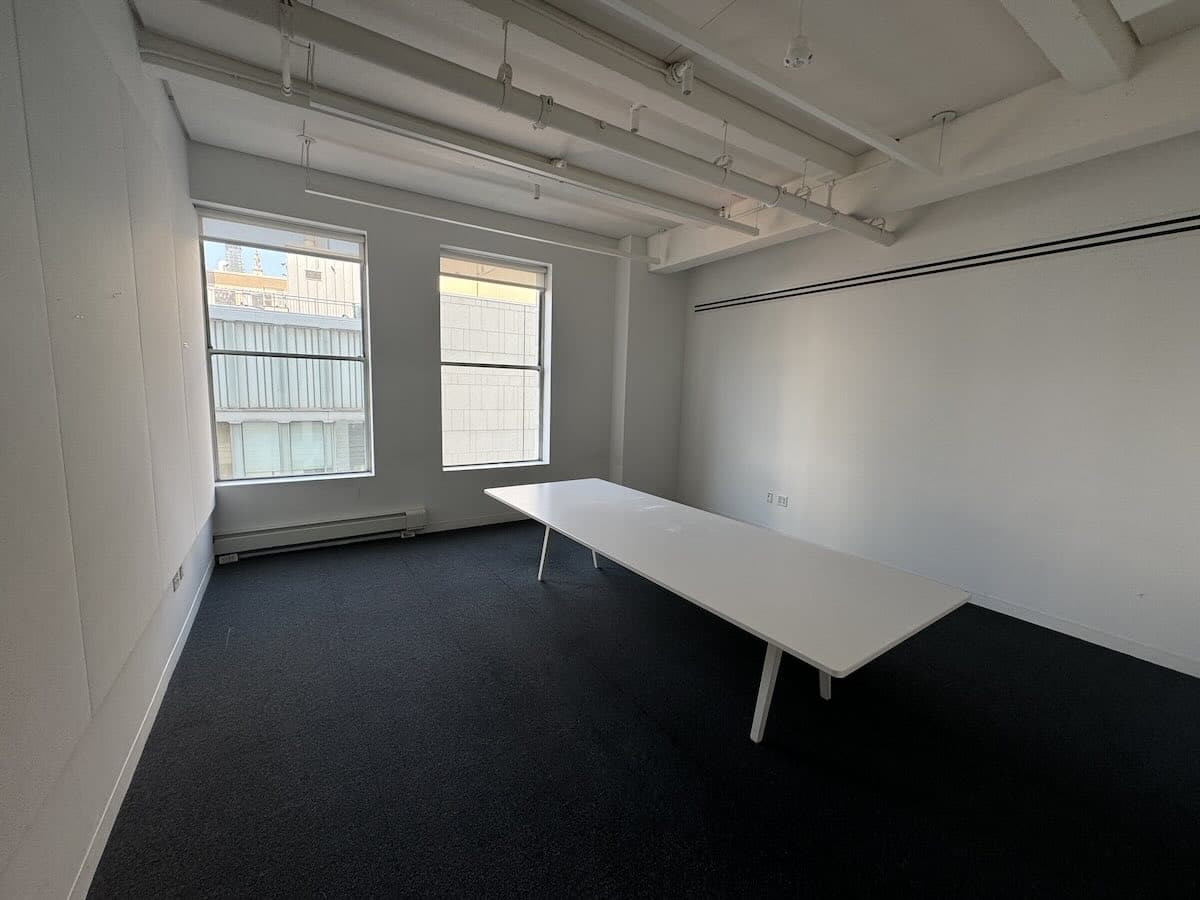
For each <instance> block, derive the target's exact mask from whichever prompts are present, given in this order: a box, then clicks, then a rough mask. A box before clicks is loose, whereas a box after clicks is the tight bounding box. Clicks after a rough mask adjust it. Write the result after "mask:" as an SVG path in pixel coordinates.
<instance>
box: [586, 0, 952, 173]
mask: <svg viewBox="0 0 1200 900" xmlns="http://www.w3.org/2000/svg"><path fill="white" fill-rule="evenodd" d="M599 2H600V3H601V4H603V5H604V6H607V7H608V8H609V9H611V10H613V11H614V12H616V13H619V14H621V15H622V16H625V18H627V19H629V20H630V21H631V22H635V23H637V24H638V25H640V26H642V27H643V28H647V29H649V30H650V31H653V32H654V33H655V34H658V35H662V36H663V37H666V38H669V39H670V40H672V41H674V42H675V43H677V44H679V45H680V46H681V47H686V48H687V49H689V50H691V51H692V52H693V53H695V54H697V55H698V56H701V57H703V58H704V59H706V60H707V61H708V62H710V63H712V64H713V65H715V66H717V67H718V68H720V69H723V70H724V71H726V72H728V73H729V74H730V75H733V76H735V77H737V78H740V79H742V80H743V81H745V82H747V83H749V84H752V85H754V86H755V87H756V88H758V89H759V90H761V91H766V92H767V93H768V94H770V95H771V96H773V97H775V98H777V99H779V100H782V101H783V102H784V103H787V104H788V105H789V106H792V107H794V108H795V109H798V110H800V111H801V112H804V113H807V114H808V115H810V116H815V117H816V118H818V119H820V120H821V121H822V122H824V123H825V124H826V125H831V126H832V127H834V128H836V129H837V130H838V131H840V132H842V133H843V134H848V135H850V136H851V137H854V138H857V139H858V140H860V141H862V142H863V143H865V144H869V145H870V146H872V147H875V148H877V149H878V150H880V151H882V152H883V153H886V154H887V155H888V156H890V157H891V158H892V159H895V160H897V161H898V162H902V163H904V164H905V165H906V166H910V167H912V168H914V169H916V170H917V171H918V172H925V173H926V174H928V175H940V174H941V167H940V166H937V165H934V164H933V163H931V162H929V161H928V160H926V159H924V158H923V157H921V156H920V155H919V154H917V153H914V152H913V151H912V150H911V148H908V147H906V146H904V145H903V144H901V143H900V142H899V141H897V140H896V139H895V138H893V137H892V136H891V135H888V134H884V133H883V132H882V131H880V130H879V129H877V128H875V127H873V126H871V125H868V124H867V123H865V122H855V121H852V120H851V119H849V118H848V117H846V116H840V115H834V114H833V113H830V112H827V111H826V110H824V109H822V108H821V107H819V106H817V105H816V104H813V103H810V102H809V101H807V100H805V99H804V98H803V97H800V96H799V95H797V94H796V93H795V92H794V91H793V90H792V88H791V87H790V86H788V85H786V84H782V83H781V82H780V81H779V80H778V77H777V76H776V75H775V73H773V72H771V71H769V70H766V69H764V68H763V67H762V66H760V65H759V64H757V63H753V62H743V61H742V60H740V59H738V58H735V56H734V54H732V53H730V52H729V51H728V49H727V48H726V47H725V45H724V44H723V43H722V42H721V41H720V40H719V39H717V38H716V37H715V36H713V35H712V34H710V33H709V32H707V31H702V30H701V29H699V28H696V27H694V26H693V25H691V24H690V23H688V22H687V21H686V20H684V19H683V18H681V17H680V16H677V15H675V14H674V13H672V12H671V11H670V10H669V9H667V8H666V7H664V6H662V5H661V4H659V3H655V2H653V0H599Z"/></svg>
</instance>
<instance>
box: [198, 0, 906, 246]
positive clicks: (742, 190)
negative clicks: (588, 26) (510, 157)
mask: <svg viewBox="0 0 1200 900" xmlns="http://www.w3.org/2000/svg"><path fill="white" fill-rule="evenodd" d="M203 2H205V3H207V4H209V5H210V6H215V7H218V8H220V9H223V10H226V11H227V12H231V13H234V14H236V15H239V16H242V17H243V18H246V19H249V20H251V21H255V22H260V23H262V24H265V25H271V26H275V24H276V22H277V21H278V6H277V3H276V2H275V0H203ZM292 27H293V32H294V34H295V36H296V37H298V38H300V39H302V40H307V41H311V42H313V43H318V44H321V45H322V46H325V47H329V48H331V49H333V50H337V51H338V52H341V53H345V54H347V55H349V56H354V57H356V58H358V59H362V60H364V61H366V62H370V63H373V64H374V65H377V66H380V67H382V68H386V69H390V70H392V71H394V72H398V73H400V74H402V75H406V76H408V77H410V78H414V79H416V80H418V81H421V82H424V83H425V84H429V85H432V86H433V87H437V88H440V89H442V90H445V91H449V92H450V93H453V94H457V95H458V96H460V97H465V98H467V99H469V100H474V101H476V102H478V103H482V104H485V105H488V106H492V107H494V108H496V109H499V110H502V111H504V112H507V113H509V114H511V115H515V116H520V117H522V118H524V119H526V120H527V121H529V122H531V123H533V124H534V127H553V128H555V129H556V130H558V131H562V132H565V133H567V134H571V135H574V136H575V137H578V138H582V139H583V140H586V141H589V142H591V143H594V144H597V145H599V146H603V147H607V148H608V149H610V150H614V151H616V152H618V153H621V154H623V155H625V156H629V157H632V158H634V159H638V160H641V161H643V162H648V163H650V164H651V165H655V166H658V167H659V168H662V169H666V170H667V171H670V172H675V173H676V174H679V175H684V176H687V177H689V178H693V179H695V180H697V181H701V182H705V183H707V184H711V185H715V186H717V187H721V188H724V189H726V190H728V191H730V192H731V193H734V194H738V195H740V196H743V197H750V198H753V199H755V200H758V201H760V202H762V203H765V204H767V205H768V206H779V207H782V208H783V209H785V210H788V211H789V212H794V213H796V214H797V215H801V216H804V217H806V218H809V219H812V220H813V221H815V222H819V223H820V224H822V225H828V226H829V227H831V228H836V229H838V230H840V231H845V232H847V233H849V234H853V235H855V236H857V237H861V238H865V239H866V240H869V241H873V242H875V243H877V244H883V245H885V246H887V245H890V244H892V243H893V242H894V241H895V235H893V234H891V233H889V232H886V231H884V230H882V229H880V228H875V227H873V226H871V225H867V224H866V223H865V222H862V221H860V220H858V219H855V218H854V217H853V216H848V215H845V214H843V213H839V212H838V211H837V210H834V209H831V208H829V207H825V206H822V205H821V204H819V203H813V202H812V201H808V200H803V199H801V198H798V197H795V196H794V195H791V194H786V193H784V192H783V191H782V190H781V189H780V188H778V187H777V186H775V185H771V184H767V183H766V182H763V181H759V180H757V179H755V178H750V177H748V176H746V175H741V174H739V173H737V172H734V171H732V170H729V169H723V168H721V167H719V166H716V165H714V164H713V163H711V162H708V161H707V160H704V159H701V158H699V157H696V156H692V155H691V154H689V153H684V152H683V151H682V150H676V149H675V148H674V147H669V146H667V145H666V144H661V143H659V142H658V141H654V140H650V139H649V138H646V137H643V136H642V135H640V134H632V133H630V132H628V131H625V130H624V129H622V128H619V127H616V126H612V125H609V124H608V123H607V122H604V121H601V120H600V119H596V118H593V117H592V116H589V115H586V114H584V113H581V112H579V111H578V110H574V109H571V108H570V107H568V106H561V105H559V104H556V103H554V102H553V99H552V98H551V97H549V96H547V95H540V96H539V95H537V94H531V93H530V92H528V91H524V90H521V89H520V88H517V87H514V86H512V85H507V84H504V83H502V82H499V81H497V80H496V79H494V78H491V77H489V76H487V75H484V74H482V73H480V72H476V71H474V70H473V69H468V68H466V67H465V66H460V65H458V64H457V63H453V62H450V61H449V60H446V59H442V58H441V57H439V56H435V55H433V54H432V53H426V52H425V51H424V50H420V49H418V48H416V47H411V46H409V45H408V44H405V43H402V42H400V41H396V40H393V39H392V38H389V37H387V36H385V35H382V34H380V33H378V32H376V31H371V30H370V29H369V28H363V27H362V26H361V25H356V24H354V23H353V22H349V21H347V20H345V19H340V18H338V17H337V16H333V15H330V14H328V13H324V12H321V11H320V10H316V9H313V8H312V7H309V6H296V7H293V8H292Z"/></svg>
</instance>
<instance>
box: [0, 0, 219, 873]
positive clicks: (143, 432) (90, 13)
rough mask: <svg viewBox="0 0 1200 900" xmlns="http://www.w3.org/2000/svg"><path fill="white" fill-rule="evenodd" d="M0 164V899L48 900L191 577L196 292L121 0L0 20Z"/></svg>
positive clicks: (199, 346) (3, 13) (167, 117)
mask: <svg viewBox="0 0 1200 900" xmlns="http://www.w3.org/2000/svg"><path fill="white" fill-rule="evenodd" d="M0 144H2V152H0V184H2V186H3V209H4V215H3V217H0V220H2V223H3V224H2V226H0V227H2V228H3V235H2V244H0V283H2V284H3V285H4V291H5V313H6V315H5V320H4V328H3V329H0V335H2V337H0V341H2V342H3V346H2V348H0V359H2V360H3V362H2V363H0V365H3V367H4V375H5V378H4V385H5V387H4V390H3V392H2V393H0V397H2V398H3V408H2V410H0V416H2V418H0V421H3V423H4V428H3V429H0V442H2V443H3V452H2V453H0V485H3V486H2V487H0V498H2V501H3V518H2V519H0V725H2V728H0V896H4V897H9V896H12V897H18V896H19V897H34V896H53V897H61V896H64V895H65V894H67V893H68V891H69V890H70V889H71V887H72V885H73V884H75V883H76V875H77V873H78V872H79V871H80V867H81V865H82V864H83V863H84V861H85V858H86V854H87V853H88V849H89V846H91V845H92V843H93V838H94V837H95V836H96V835H97V834H99V836H100V838H101V840H100V842H99V844H100V845H102V843H103V837H104V835H105V834H106V828H107V827H108V826H110V825H111V813H115V805H110V804H109V800H110V797H112V796H113V795H114V789H116V792H117V793H116V796H117V801H118V802H119V797H120V793H121V791H122V790H123V787H121V782H120V779H121V777H122V772H123V771H124V772H125V774H126V775H128V773H129V772H130V771H131V768H129V767H126V766H125V763H126V760H127V757H128V756H129V754H130V750H131V747H134V746H135V745H137V744H138V742H139V740H141V739H144V735H145V730H144V728H143V725H145V724H146V716H147V712H148V710H151V709H152V708H153V706H154V704H155V702H156V697H157V690H158V688H159V685H160V680H161V677H162V675H163V672H164V670H165V669H167V668H169V665H170V664H171V663H172V660H173V656H172V650H173V648H174V647H176V646H177V644H178V643H179V639H180V636H181V635H182V634H183V633H184V632H185V631H186V627H187V624H188V623H189V622H190V613H191V612H192V611H194V608H195V600H196V598H197V596H198V592H199V590H200V588H201V586H202V584H203V582H204V579H205V578H206V573H207V571H208V568H209V565H208V564H209V562H210V561H211V550H210V546H211V545H210V542H209V539H208V534H209V531H208V525H207V523H208V520H209V518H210V514H211V509H212V487H211V472H210V469H209V468H208V467H210V466H211V456H210V453H209V450H208V447H209V443H210V438H209V425H208V413H207V399H206V396H207V388H206V386H205V384H204V382H203V380H202V379H203V373H204V365H205V361H204V355H203V342H202V341H197V340H196V334H197V328H198V327H199V328H200V329H201V331H200V333H201V334H202V327H203V320H202V319H201V318H200V297H199V293H200V291H199V287H200V281H199V276H198V270H197V265H196V261H195V260H196V256H197V248H196V237H195V223H194V217H193V216H192V215H191V213H190V210H189V211H188V212H187V214H186V215H182V216H181V215H180V213H181V212H182V211H184V210H188V202H187V196H188V192H187V182H186V174H187V173H186V161H185V156H184V149H183V140H182V136H181V132H180V130H179V128H178V125H177V123H176V121H175V119H174V116H173V113H172V111H171V109H170V106H169V104H168V102H167V100H166V96H165V94H164V92H163V90H162V87H161V85H160V84H158V83H156V82H149V81H146V80H145V79H143V78H142V77H141V76H140V73H139V69H138V64H137V57H136V50H135V48H134V41H133V23H132V21H131V18H130V15H129V11H128V9H127V7H126V5H125V4H124V3H123V2H121V0H95V2H89V3H87V4H77V3H76V2H74V0H60V2H55V3H43V2H39V0H0ZM178 251H182V255H180V256H179V257H178V258H177V252H178ZM197 371H198V372H199V373H200V376H201V380H199V381H197V379H196V377H195V375H196V372H197ZM198 401H199V402H202V403H203V406H200V405H199V403H198ZM198 409H201V410H203V415H202V416H197V415H196V412H197V410H198ZM197 448H200V449H201V450H202V452H197ZM181 564H182V565H183V566H184V570H185V578H184V582H183V584H182V585H181V586H180V588H179V591H178V592H173V591H172V589H171V575H172V574H173V573H174V571H175V569H176V567H177V566H180V565H181ZM134 758H135V759H136V756H135V757H134ZM106 809H108V811H109V813H110V814H109V815H108V817H107V818H106V815H105V812H106ZM86 884H87V880H86V878H85V879H82V880H81V881H80V882H79V884H78V885H77V886H78V887H80V888H86Z"/></svg>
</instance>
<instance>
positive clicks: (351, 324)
mask: <svg viewBox="0 0 1200 900" xmlns="http://www.w3.org/2000/svg"><path fill="white" fill-rule="evenodd" d="M268 254H269V255H271V254H270V251H268ZM273 255H274V256H276V257H282V260H283V261H282V264H281V265H279V266H278V268H281V269H282V271H281V272H279V273H278V274H266V273H265V272H264V271H263V264H262V259H261V253H260V252H258V251H254V263H253V266H252V267H251V269H250V270H249V271H238V268H239V267H240V268H245V266H244V265H240V266H239V263H240V261H242V260H244V258H245V249H244V248H241V247H238V246H237V245H236V244H227V245H225V247H224V254H223V256H222V257H221V260H220V262H219V264H218V267H217V268H216V269H215V270H213V269H210V270H209V271H207V272H206V276H205V277H206V289H207V293H208V311H209V340H210V344H211V346H212V348H213V350H215V351H220V350H232V351H238V352H245V353H253V352H255V351H259V352H263V353H285V354H296V355H297V356H295V357H288V358H280V357H272V356H255V355H221V354H219V353H218V354H214V355H213V356H212V367H213V372H212V386H213V408H214V413H215V416H214V417H215V434H216V456H217V468H218V477H219V478H221V479H239V478H269V477H277V476H281V475H314V474H323V473H334V472H356V471H365V470H366V469H367V468H368V467H369V447H368V440H367V430H366V407H367V404H366V379H365V377H364V375H365V373H364V371H363V368H364V366H363V363H362V362H361V361H359V360H357V359H315V358H302V357H303V356H304V355H306V354H320V355H323V356H329V355H333V356H339V357H362V356H363V316H362V274H361V264H360V263H358V262H356V261H349V260H339V259H331V258H329V257H326V256H308V255H304V254H302V253H294V252H288V253H274V254H273Z"/></svg>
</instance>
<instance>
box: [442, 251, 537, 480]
mask: <svg viewBox="0 0 1200 900" xmlns="http://www.w3.org/2000/svg"><path fill="white" fill-rule="evenodd" d="M547 275H548V272H547V269H546V267H545V266H536V265H530V264H528V263H523V262H518V261H516V260H509V259H498V258H491V257H482V256H471V255H467V254H461V253H458V252H443V254H442V258H441V279H440V294H441V321H442V328H441V345H442V351H441V363H442V466H443V467H444V468H446V469H455V468H463V467H470V466H487V465H506V464H513V463H532V462H542V461H548V456H549V448H548V446H547V444H548V442H547V440H546V437H545V435H546V430H547V424H546V423H547V415H546V402H545V395H546V391H545V385H546V380H545V379H546V364H545V362H546V339H545V338H546V335H545V328H544V322H545V307H546V302H545V299H546V282H547V280H548V279H547Z"/></svg>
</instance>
